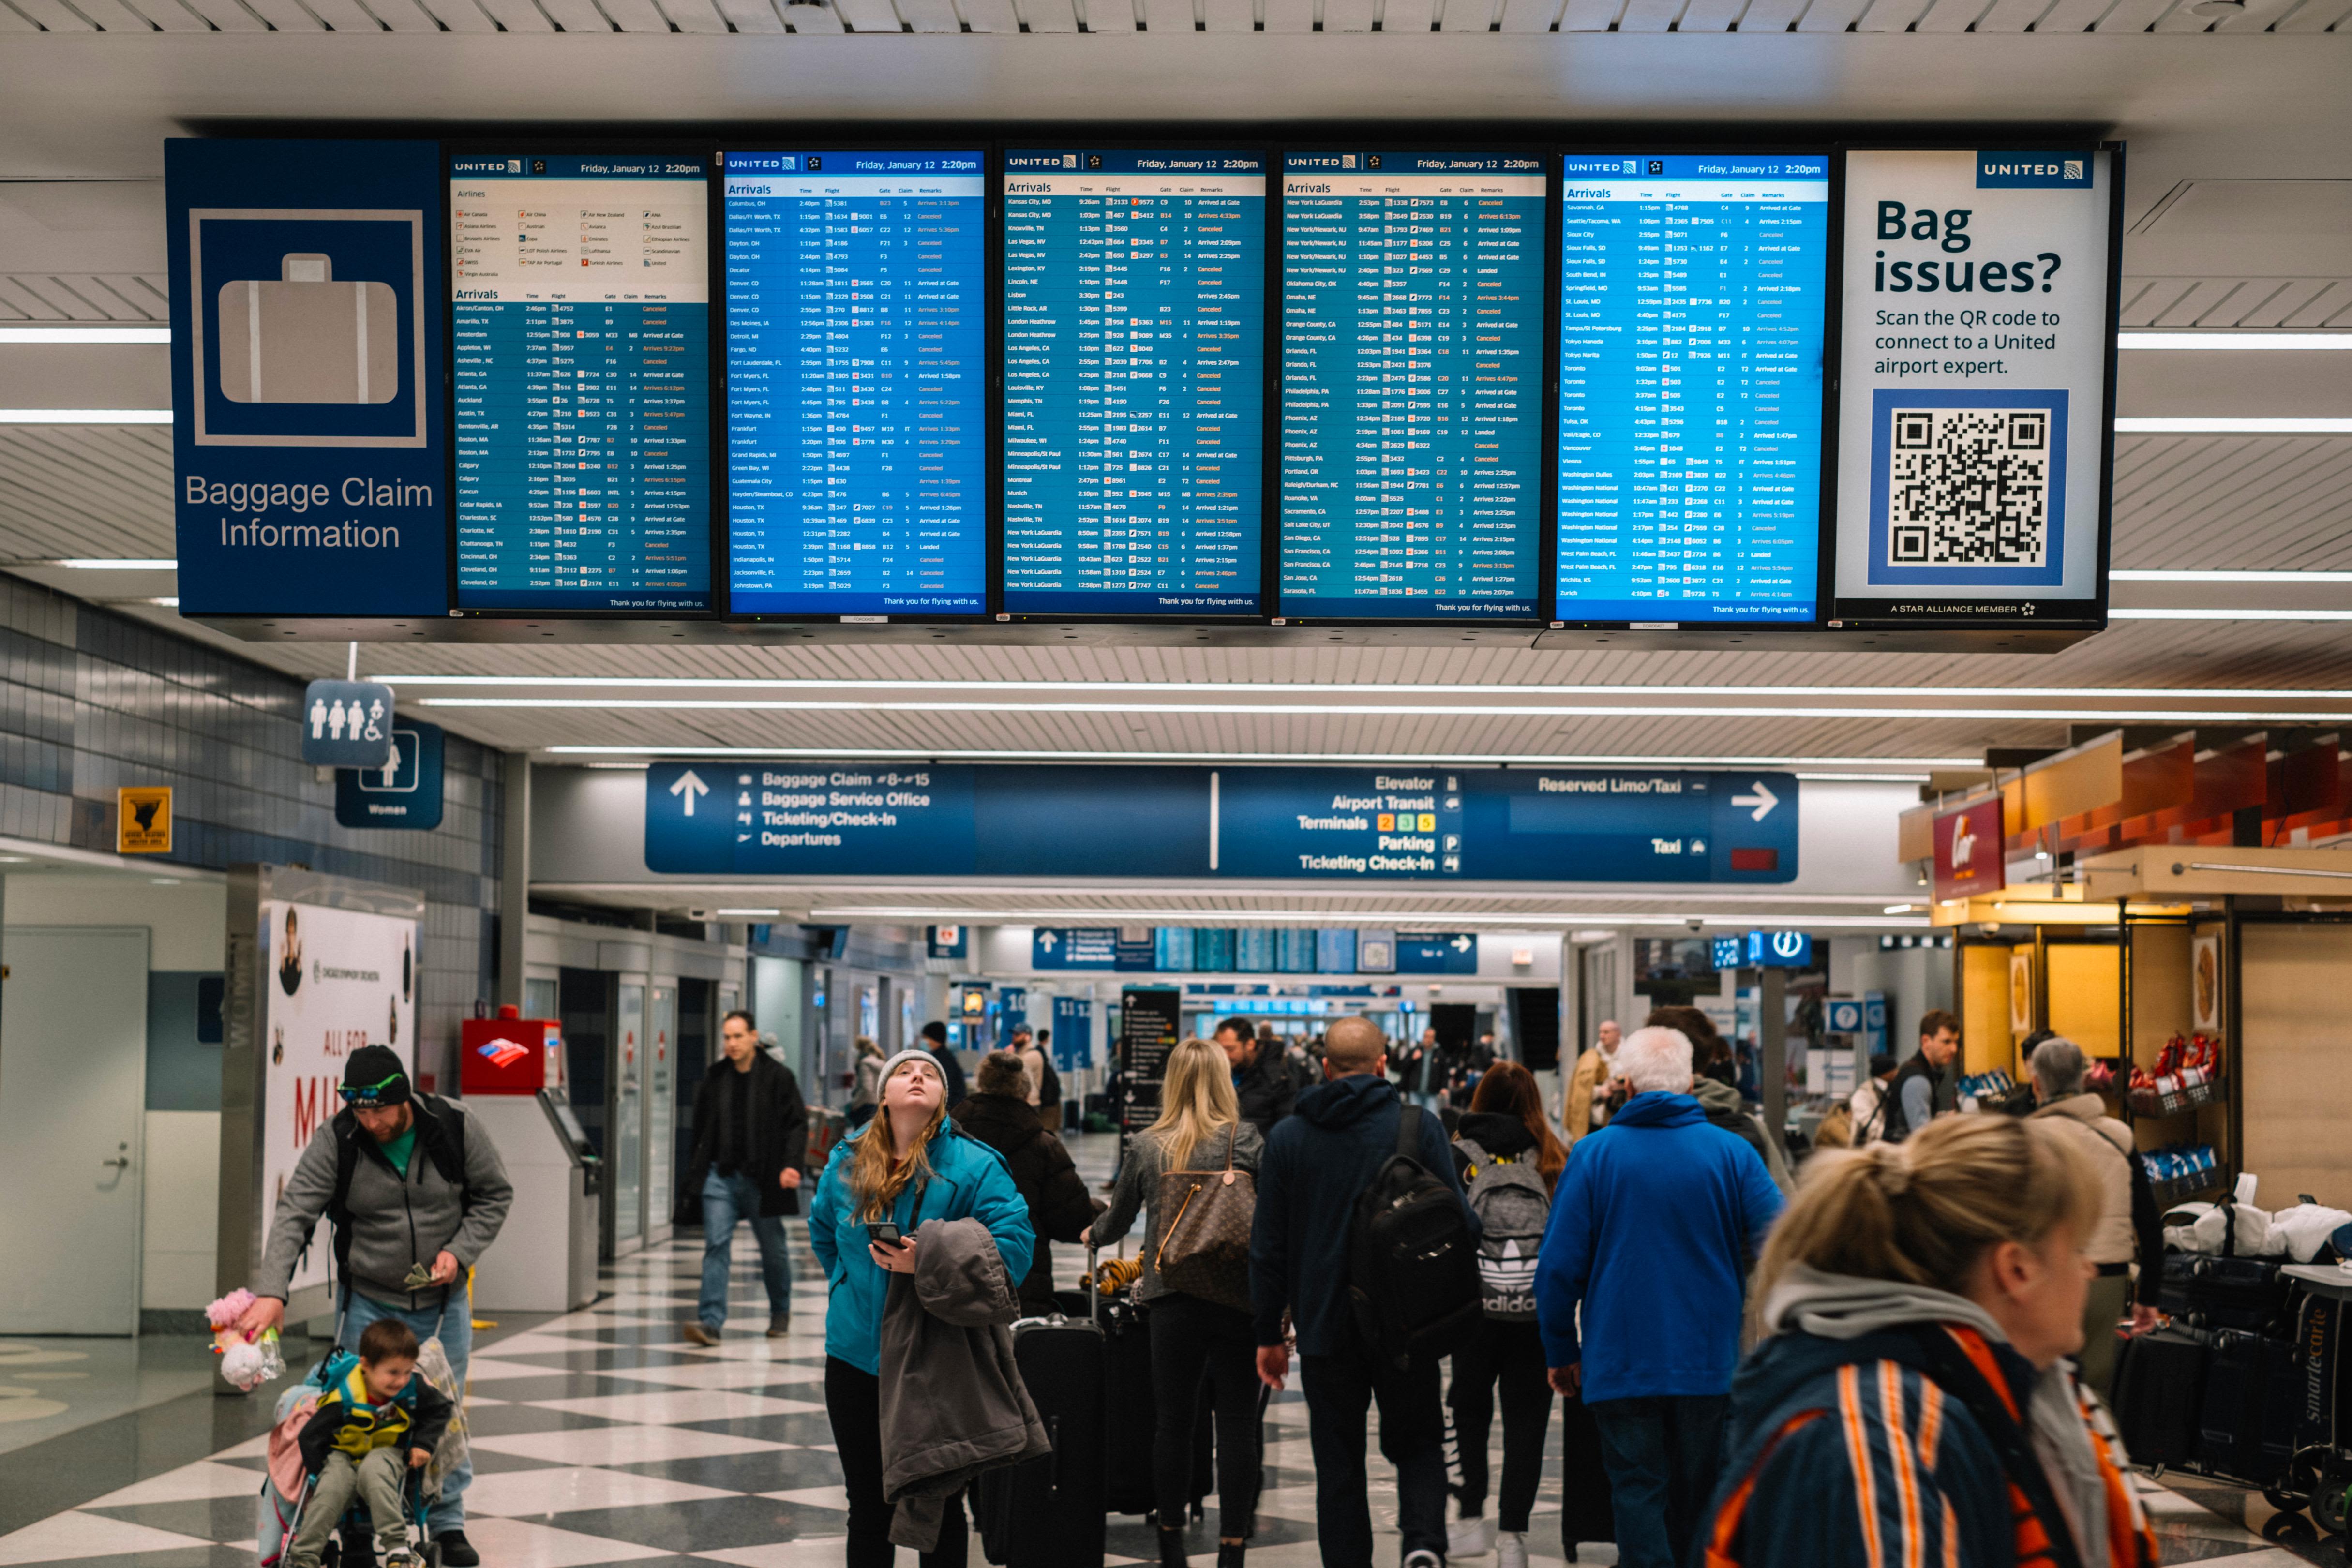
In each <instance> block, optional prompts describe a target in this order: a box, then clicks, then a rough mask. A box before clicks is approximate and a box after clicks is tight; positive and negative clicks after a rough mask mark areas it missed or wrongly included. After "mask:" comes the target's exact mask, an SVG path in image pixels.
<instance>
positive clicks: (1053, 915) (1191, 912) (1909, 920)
mask: <svg viewBox="0 0 2352 1568" xmlns="http://www.w3.org/2000/svg"><path fill="white" fill-rule="evenodd" d="M808 917H809V919H811V920H812V921H820V920H837V921H859V920H890V921H899V920H907V921H913V920H921V921H940V920H950V921H953V922H956V923H958V924H962V925H980V924H984V923H987V922H991V921H1003V922H1031V921H1039V922H1044V923H1045V924H1048V925H1119V924H1122V923H1128V924H1135V925H1141V924H1143V923H1145V922H1147V921H1164V922H1166V923H1168V924H1170V925H1211V926H1213V925H1215V924H1216V923H1217V922H1218V921H1220V920H1230V919H1234V918H1236V916H1234V915H1221V914H1218V913H1215V912H1213V911H1209V910H1201V909H942V908H940V907H938V906H936V905H932V904H888V905H880V906H875V907H867V906H865V905H851V906H848V907H845V908H834V909H826V908H813V909H811V910H810V911H809V915H808ZM1694 920H1696V921H1698V922H1700V923H1701V924H1702V925H1736V926H1740V927H1742V928H1745V927H1748V926H1756V925H1785V926H1790V927H1792V928H1794V929H1798V930H1821V929H1825V928H1830V927H1838V928H1843V929H1855V930H1868V931H1885V930H1897V929H1901V928H1904V927H1906V926H1924V925H1927V917H1926V916H1924V915H1921V916H1911V917H1906V916H1903V915H1871V916H1863V915H1797V914H1787V915H1765V914H1738V915H1734V914H1721V915H1593V914H1560V913H1556V912H1553V913H1545V914H1540V915H1537V914H1529V915H1464V914H1461V913H1460V912H1458V911H1455V910H1451V909H1381V910H1365V909H1345V910H1341V909H1265V910H1252V911H1250V912H1249V915H1248V917H1247V923H1248V924H1252V925H1270V924H1272V923H1274V922H1276V921H1284V922H1296V923H1298V924H1301V925H1329V924H1333V923H1337V922H1345V923H1348V924H1350V925H1354V924H1359V923H1369V924H1375V925H1404V926H1406V927H1408V928H1411V927H1413V926H1439V927H1443V926H1446V925H1498V926H1501V927H1503V928H1504V929H1506V930H1515V929H1516V930H1525V929H1527V928H1528V927H1529V926H1537V925H1547V926H1548V925H1681V926H1688V925H1689V924H1690V923H1691V922H1692V921H1694ZM1439 978H1443V977H1439Z"/></svg>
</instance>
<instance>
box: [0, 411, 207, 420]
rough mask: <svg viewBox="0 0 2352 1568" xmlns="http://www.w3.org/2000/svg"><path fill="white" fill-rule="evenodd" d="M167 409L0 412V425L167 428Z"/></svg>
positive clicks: (169, 415) (168, 414) (168, 416)
mask: <svg viewBox="0 0 2352 1568" xmlns="http://www.w3.org/2000/svg"><path fill="white" fill-rule="evenodd" d="M169 423H172V411H171V410H170V409H168V408H0V424H169Z"/></svg>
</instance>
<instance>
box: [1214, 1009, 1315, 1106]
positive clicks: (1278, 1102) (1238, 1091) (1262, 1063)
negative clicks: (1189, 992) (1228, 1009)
mask: <svg viewBox="0 0 2352 1568" xmlns="http://www.w3.org/2000/svg"><path fill="white" fill-rule="evenodd" d="M1215 1043H1216V1046H1217V1049H1218V1050H1220V1051H1223V1052H1224V1053H1225V1061H1227V1062H1228V1063H1230V1064H1231V1065H1232V1067H1233V1070H1234V1099H1235V1100H1237V1101H1239V1102H1240V1103H1241V1112H1242V1120H1243V1121H1244V1122H1247V1123H1248V1124H1250V1125H1251V1126H1253V1127H1255V1128H1256V1129H1257V1130H1258V1131H1259V1132H1260V1133H1271V1132H1273V1131H1274V1124H1276V1122H1279V1121H1281V1120H1282V1119H1283V1118H1284V1117H1285V1116H1287V1115H1289V1114H1290V1113H1291V1110H1292V1108H1293V1107H1294V1106H1296V1105H1297V1102H1298V1091H1299V1088H1300V1087H1301V1086H1300V1084H1299V1083H1298V1082H1297V1081H1296V1080H1295V1079H1293V1078H1292V1077H1291V1075H1290V1060H1289V1058H1287V1057H1286V1056H1285V1055H1283V1053H1282V1051H1281V1049H1280V1048H1279V1047H1269V1046H1268V1045H1267V1043H1266V1042H1265V1041H1264V1040H1260V1039H1258V1037H1257V1030H1255V1028H1254V1027H1252V1025H1251V1023H1250V1020H1249V1019H1245V1018H1229V1019H1225V1020H1224V1021H1223V1023H1220V1024H1219V1025H1217V1035H1216V1041H1215Z"/></svg>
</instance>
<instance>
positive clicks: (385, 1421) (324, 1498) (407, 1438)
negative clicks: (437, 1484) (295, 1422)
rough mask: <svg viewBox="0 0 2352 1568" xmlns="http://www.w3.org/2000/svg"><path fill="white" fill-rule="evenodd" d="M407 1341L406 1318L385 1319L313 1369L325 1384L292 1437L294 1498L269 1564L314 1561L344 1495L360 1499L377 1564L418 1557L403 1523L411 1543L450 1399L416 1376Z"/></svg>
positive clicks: (411, 1342) (410, 1565)
mask: <svg viewBox="0 0 2352 1568" xmlns="http://www.w3.org/2000/svg"><path fill="white" fill-rule="evenodd" d="M417 1349H418V1347H417V1343H416V1335H415V1333H413V1332H411V1331H410V1329H409V1328H408V1326H407V1325H406V1324H405V1323H403V1322H400V1321H399V1320H398V1319H396V1318H386V1319H383V1320H381V1321H379V1322H373V1323H370V1324H369V1325H368V1326H367V1329H366V1331H365V1332H364V1333H362V1334H361V1335H360V1348H359V1354H357V1355H356V1356H352V1355H342V1354H338V1355H336V1356H334V1357H331V1359H330V1360H329V1361H328V1363H327V1364H326V1365H325V1366H324V1367H323V1368H322V1369H321V1371H320V1383H321V1384H322V1385H323V1386H324V1389H325V1392H324V1393H323V1394H321V1395H320V1398H319V1402H318V1404H317V1406H315V1407H314V1408H313V1409H312V1410H311V1411H310V1419H309V1420H308V1421H306V1422H305V1423H303V1425H302V1427H301V1432H300V1436H299V1439H298V1443H299V1449H300V1453H301V1460H302V1469H303V1473H304V1486H303V1497H302V1500H301V1501H300V1503H299V1506H298V1507H297V1509H296V1511H295V1516H294V1518H293V1520H292V1521H290V1522H289V1525H288V1528H287V1533H286V1537H285V1542H284V1544H283V1546H282V1548H281V1550H280V1552H279V1568H320V1558H321V1557H322V1555H323V1554H324V1553H325V1552H326V1550H327V1545H328V1541H329V1538H330V1537H331V1535H333V1533H334V1531H335V1529H336V1526H337V1525H339V1524H340V1523H341V1522H342V1520H343V1516H344V1514H345V1512H346V1511H349V1510H350V1509H351V1508H352V1502H353V1500H354V1499H356V1500H359V1501H360V1502H362V1503H363V1504H364V1505H365V1508H366V1512H367V1516H368V1519H369V1521H370V1523H371V1524H372V1526H373V1531H374V1535H375V1549H376V1557H377V1560H378V1561H379V1562H380V1563H383V1568H419V1565H420V1564H421V1563H423V1558H422V1557H421V1556H420V1555H419V1554H418V1552H417V1550H416V1549H415V1547H413V1546H412V1545H411V1537H410V1531H411V1526H412V1523H414V1524H415V1527H416V1529H417V1531H418V1535H419V1539H420V1541H421V1539H422V1532H423V1514H424V1506H423V1504H424V1492H425V1486H424V1480H425V1466H426V1464H428V1463H429V1462H430V1461H431V1459H432V1457H433V1450H434V1448H435V1447H436V1445H437V1444H438V1443H439V1442H440V1441H441V1437H442V1434H443V1433H444V1432H446V1430H447V1429H448V1426H449V1418H450V1416H451V1414H452V1412H453V1410H454V1408H455V1406H453V1405H452V1404H451V1402H450V1401H449V1399H448V1398H447V1397H446V1396H444V1395H443V1394H441V1393H440V1391H439V1390H437V1389H436V1388H435V1387H433V1385H431V1384H429V1383H427V1382H426V1381H425V1378H424V1377H423V1376H422V1375H419V1374H418V1372H417V1370H416V1356H417ZM412 1480H413V1481H414V1482H415V1485H414V1486H413V1487H412V1485H411V1482H412ZM412 1491H413V1492H414V1493H415V1497H416V1501H415V1503H412V1502H411V1501H410V1496H411V1493H412Z"/></svg>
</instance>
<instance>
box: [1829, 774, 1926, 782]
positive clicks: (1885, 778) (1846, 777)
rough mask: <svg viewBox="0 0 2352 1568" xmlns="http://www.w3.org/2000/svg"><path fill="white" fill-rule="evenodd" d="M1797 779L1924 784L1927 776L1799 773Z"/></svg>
mask: <svg viewBox="0 0 2352 1568" xmlns="http://www.w3.org/2000/svg"><path fill="white" fill-rule="evenodd" d="M1797 778H1798V779H1799V780H1800V781H1801V782H1802V781H1807V780H1811V781H1815V782H1829V781H1834V780H1843V781H1844V782H1846V783H1849V784H1852V783H1863V784H1925V783H1926V782H1927V779H1928V775H1927V774H1925V773H1800V774H1798V775H1797Z"/></svg>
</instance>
